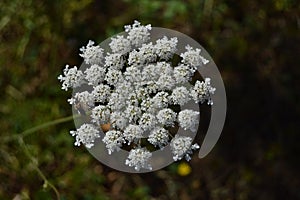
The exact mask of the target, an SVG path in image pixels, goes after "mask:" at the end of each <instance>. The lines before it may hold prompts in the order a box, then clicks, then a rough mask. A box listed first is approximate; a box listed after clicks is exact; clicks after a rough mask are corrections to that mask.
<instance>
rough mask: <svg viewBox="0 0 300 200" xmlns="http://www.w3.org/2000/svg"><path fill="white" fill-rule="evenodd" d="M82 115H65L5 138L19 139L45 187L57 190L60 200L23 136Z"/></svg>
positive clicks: (7, 139)
mask: <svg viewBox="0 0 300 200" xmlns="http://www.w3.org/2000/svg"><path fill="white" fill-rule="evenodd" d="M80 116H81V115H74V116H73V115H72V116H68V117H64V118H60V119H56V120H53V121H50V122H46V123H44V124H41V125H38V126H35V127H32V128H30V129H27V130H25V131H23V132H22V133H20V134H16V135H13V136H10V137H8V138H3V139H4V141H10V140H17V141H18V142H19V144H20V146H21V148H22V149H23V150H24V153H25V154H26V156H27V157H28V159H29V160H30V161H31V163H32V164H33V166H34V169H35V171H36V172H37V173H38V175H39V176H40V177H41V178H42V179H43V181H44V187H47V186H49V187H50V188H51V189H52V190H53V191H54V192H55V195H56V198H57V199H58V200H59V199H60V194H59V192H58V190H57V188H56V187H55V186H54V185H53V184H52V183H50V182H49V181H48V179H47V177H46V176H45V175H44V173H43V172H42V171H41V170H40V168H39V166H38V163H37V161H36V159H35V158H34V156H33V155H32V154H31V153H30V151H29V149H28V147H27V144H26V143H25V142H24V140H23V138H24V137H26V136H28V135H30V134H32V133H35V132H37V131H39V130H41V129H44V128H47V127H49V126H54V125H57V124H60V123H64V122H68V121H71V120H73V119H76V118H78V117H80Z"/></svg>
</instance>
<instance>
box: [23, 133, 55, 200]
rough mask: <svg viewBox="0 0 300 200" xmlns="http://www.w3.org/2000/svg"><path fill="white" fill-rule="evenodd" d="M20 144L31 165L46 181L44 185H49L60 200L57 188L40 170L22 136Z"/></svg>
mask: <svg viewBox="0 0 300 200" xmlns="http://www.w3.org/2000/svg"><path fill="white" fill-rule="evenodd" d="M18 142H19V144H20V146H21V147H22V148H23V150H24V153H25V154H26V156H27V157H28V158H29V160H30V161H31V163H32V164H33V166H34V169H35V170H36V171H37V173H38V174H39V176H40V177H41V178H42V179H43V181H44V185H45V186H47V185H49V187H50V188H52V189H53V191H54V192H55V195H56V198H57V199H58V200H59V199H60V194H59V192H58V190H57V188H56V187H55V186H54V185H53V184H52V183H50V182H49V181H48V179H47V178H46V176H45V175H44V173H43V172H42V171H41V170H40V168H39V167H38V164H37V161H36V160H35V158H34V157H33V155H31V153H30V151H29V149H28V147H27V145H26V143H25V142H24V140H23V137H22V136H20V137H19V138H18Z"/></svg>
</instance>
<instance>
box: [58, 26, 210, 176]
mask: <svg viewBox="0 0 300 200" xmlns="http://www.w3.org/2000/svg"><path fill="white" fill-rule="evenodd" d="M124 29H125V33H124V34H123V35H118V36H116V37H113V38H112V39H111V41H110V43H109V45H108V46H109V48H110V49H109V50H107V49H106V50H104V49H103V48H102V47H101V46H99V45H95V42H93V41H89V42H88V44H87V45H86V46H84V47H82V48H80V51H81V53H80V56H81V57H82V58H83V59H84V63H85V66H87V67H85V70H84V71H82V70H81V69H78V68H77V67H76V66H74V67H70V66H69V65H66V67H65V69H64V70H63V75H60V76H59V77H58V79H59V80H60V82H61V83H62V89H63V90H66V91H67V90H68V89H78V88H87V89H86V90H84V91H82V90H78V92H75V93H74V95H73V97H72V98H71V99H69V100H68V101H69V103H70V104H72V105H73V106H74V108H75V109H77V111H78V112H79V113H82V111H84V112H85V115H88V117H89V121H88V122H86V123H84V124H82V125H81V127H80V128H78V129H77V130H75V131H74V130H73V131H70V133H71V135H72V136H74V137H75V139H76V141H75V146H80V145H81V144H83V145H85V146H86V147H87V148H92V147H93V146H94V145H95V143H96V142H103V143H104V144H105V147H106V149H107V152H108V154H110V155H111V156H114V153H116V152H118V151H120V150H121V149H122V148H123V149H124V147H126V149H127V150H128V149H130V150H129V153H128V157H127V159H125V160H124V163H125V164H126V165H127V166H129V167H133V168H134V169H135V170H137V171H139V170H140V169H148V170H151V169H152V166H151V157H152V155H153V154H152V152H151V150H150V149H152V151H153V148H154V149H157V150H159V149H160V150H162V149H164V148H165V147H166V146H170V149H171V152H172V154H173V160H174V161H177V160H181V159H182V158H185V159H186V160H188V161H189V160H190V159H191V157H190V155H191V154H192V153H193V151H194V150H197V149H198V148H199V145H198V144H193V138H192V136H191V132H192V133H196V132H197V127H198V123H199V117H200V116H199V115H200V113H199V112H198V111H195V110H191V109H183V110H181V108H183V107H184V106H185V105H186V104H188V103H189V102H191V101H193V102H195V103H196V104H198V103H201V104H202V103H204V102H207V104H208V105H213V100H212V95H213V94H214V92H215V90H216V89H215V88H214V87H213V86H211V79H210V78H205V79H204V81H201V80H195V78H194V77H195V76H194V75H195V73H196V71H197V69H198V68H199V67H205V65H207V64H208V63H209V60H208V59H206V58H205V57H204V56H203V55H201V49H198V48H193V47H191V46H189V45H186V48H185V49H186V51H185V52H183V53H181V54H180V55H177V54H176V51H177V43H178V38H176V37H167V36H163V37H161V38H159V39H157V40H156V41H154V42H153V41H152V42H150V38H151V29H152V27H151V25H150V24H148V25H146V26H144V25H142V24H141V23H140V22H138V21H134V23H133V24H132V25H126V26H125V27H124ZM175 55H176V56H177V57H176V59H174V58H175ZM178 58H179V59H178ZM192 83H194V84H192ZM82 86H85V87H82ZM75 91H77V90H75ZM104 124H109V127H110V128H109V130H108V131H106V132H105V133H104V136H100V135H101V134H100V133H102V131H101V126H102V125H104ZM174 128H175V129H174ZM176 128H177V129H178V128H182V130H183V131H184V132H186V133H184V135H182V134H181V136H179V135H178V134H176V133H174V131H172V130H176ZM100 137H102V138H100ZM98 138H100V140H99V139H98Z"/></svg>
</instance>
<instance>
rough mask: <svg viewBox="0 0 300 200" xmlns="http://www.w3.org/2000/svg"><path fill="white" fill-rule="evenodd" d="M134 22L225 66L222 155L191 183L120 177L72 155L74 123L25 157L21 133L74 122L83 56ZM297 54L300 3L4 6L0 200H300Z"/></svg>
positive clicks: (87, 0)
mask: <svg viewBox="0 0 300 200" xmlns="http://www.w3.org/2000/svg"><path fill="white" fill-rule="evenodd" d="M134 19H138V20H140V21H142V23H144V24H146V23H151V24H152V25H153V26H157V27H166V28H171V29H175V30H177V31H181V32H183V33H185V34H187V35H189V36H191V37H193V38H194V39H195V40H197V41H199V43H200V44H201V45H202V46H204V47H205V48H206V50H207V51H208V52H209V53H210V55H211V56H212V57H213V58H214V61H215V62H216V64H217V65H218V66H219V70H220V71H221V73H222V77H223V79H224V82H225V85H226V89H227V95H228V101H229V103H228V107H229V108H228V114H227V123H226V125H225V128H224V131H223V134H222V136H221V139H220V141H219V143H218V144H217V146H216V148H215V149H214V150H213V152H212V153H211V154H209V156H208V157H206V158H205V159H202V160H199V159H197V158H196V157H195V158H194V159H193V160H192V162H191V163H190V164H191V169H192V171H191V173H190V174H188V175H187V176H184V177H183V176H181V175H180V173H178V166H180V165H179V164H178V163H174V164H172V165H171V166H170V167H167V168H165V169H162V170H160V171H157V172H153V173H149V174H140V175H138V174H126V173H121V172H117V171H115V170H113V169H110V168H108V167H106V166H103V165H102V164H101V163H99V162H98V161H96V160H95V159H94V158H93V157H91V155H90V154H88V153H87V151H86V150H85V149H84V148H74V147H73V142H74V141H73V138H72V137H71V136H70V135H69V134H68V132H69V130H70V129H74V125H73V123H72V121H70V122H67V123H64V124H58V125H56V126H51V127H48V128H45V129H42V130H39V131H37V132H35V133H33V134H30V135H28V136H27V137H25V138H24V142H25V144H26V148H24V146H22V143H21V142H20V141H18V140H17V139H16V138H17V137H16V136H17V135H18V134H20V133H21V132H23V131H25V130H26V129H29V128H31V127H34V126H37V125H40V124H43V123H45V122H47V121H51V120H55V119H58V118H62V117H65V116H69V115H71V109H70V106H69V105H68V103H67V102H66V99H67V98H68V96H70V93H68V94H66V93H65V92H63V91H61V90H60V84H59V82H58V81H57V75H58V74H60V73H61V72H62V68H63V67H64V65H65V64H66V63H69V64H71V65H79V64H80V63H81V62H82V61H81V60H80V58H79V56H78V49H79V47H81V46H83V45H85V44H86V42H87V41H88V40H89V39H93V40H96V41H97V42H101V41H102V40H104V39H105V38H107V37H110V36H112V35H113V34H115V33H118V32H120V31H122V27H123V25H124V24H130V23H132V21H133V20H134ZM299 44H300V4H299V2H297V1H296V0H270V1H233V0H165V1H162V0H152V1H150V0H123V1H121V0H119V1H117V0H112V1H109V0H101V1H100V0H98V1H96V0H95V1H93V0H79V1H74V0H53V1H51V2H49V1H37V0H2V1H1V2H0V88H1V92H2V95H1V99H0V114H1V115H0V126H1V138H2V139H1V140H0V145H1V148H0V159H1V164H0V180H1V182H0V199H13V198H15V199H53V198H55V191H54V190H53V188H51V184H53V186H55V188H56V189H57V190H58V192H59V194H60V198H61V199H86V200H88V199H175V200H176V199H182V200H189V199H213V200H218V199H220V200H223V199H239V200H244V199H245V200H246V199H258V200H259V199H263V200H266V199H300V192H299V188H300V176H299V170H298V169H299V167H300V162H299V153H300V148H299V146H300V145H299V141H300V135H299V130H298V128H299V125H298V124H299V123H298V119H299V117H300V116H299V113H300V106H299V103H298V102H299V100H300V98H299V97H300V95H299V94H300V93H299V91H300V83H299V77H300V69H299V61H300V60H299V52H300V48H299V46H300V45H299ZM204 109H205V108H204ZM203 121H204V123H205V120H203ZM203 134H205V131H200V137H199V138H198V139H199V140H200V139H201V138H202V137H203ZM200 141H201V140H200ZM26 149H27V150H28V152H29V153H30V156H28V154H27V153H26ZM39 170H40V171H39ZM39 172H41V173H42V174H43V175H44V176H45V178H46V182H45V180H43V177H42V176H43V175H41V174H40V173H39ZM47 181H49V182H47Z"/></svg>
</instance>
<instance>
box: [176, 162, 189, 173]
mask: <svg viewBox="0 0 300 200" xmlns="http://www.w3.org/2000/svg"><path fill="white" fill-rule="evenodd" d="M191 172H192V168H191V166H190V165H189V164H187V163H185V162H182V163H180V164H179V165H178V168H177V173H178V174H179V175H180V176H187V175H189V174H190V173H191Z"/></svg>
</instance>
